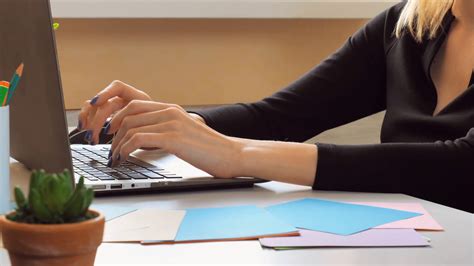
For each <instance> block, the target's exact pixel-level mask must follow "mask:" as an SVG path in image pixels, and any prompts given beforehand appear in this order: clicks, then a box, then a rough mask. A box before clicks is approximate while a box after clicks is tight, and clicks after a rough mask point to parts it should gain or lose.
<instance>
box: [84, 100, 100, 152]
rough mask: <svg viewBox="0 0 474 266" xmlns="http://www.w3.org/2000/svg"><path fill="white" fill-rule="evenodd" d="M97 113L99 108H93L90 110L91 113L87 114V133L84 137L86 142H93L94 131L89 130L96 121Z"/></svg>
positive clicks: (85, 127)
mask: <svg viewBox="0 0 474 266" xmlns="http://www.w3.org/2000/svg"><path fill="white" fill-rule="evenodd" d="M96 112H97V108H96V107H93V106H92V108H90V109H89V112H87V117H86V121H87V122H86V125H85V126H84V129H85V130H86V131H87V132H86V135H85V137H84V139H85V141H87V142H89V143H91V142H92V131H91V130H90V129H89V128H90V125H91V121H93V120H94V116H95V114H96Z"/></svg>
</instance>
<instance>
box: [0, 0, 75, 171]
mask: <svg viewBox="0 0 474 266" xmlns="http://www.w3.org/2000/svg"><path fill="white" fill-rule="evenodd" d="M52 23H53V21H52V18H51V9H50V3H49V0H21V1H18V0H1V1H0V80H10V78H11V76H12V75H13V73H14V71H15V69H16V67H17V66H18V65H19V64H20V63H21V62H23V63H24V65H25V67H24V71H23V76H22V78H21V82H20V84H19V86H18V87H17V89H16V91H15V94H14V97H13V98H12V100H11V103H10V143H11V157H13V158H15V159H17V160H18V161H20V162H22V163H23V164H25V166H27V167H28V168H30V169H45V170H46V171H49V172H53V171H54V172H58V171H62V170H64V169H65V168H67V169H69V170H72V164H71V153H70V148H69V140H68V132H67V123H66V118H65V114H64V103H63V95H62V90H61V80H60V75H59V67H58V62H57V54H56V46H55V40H54V32H53V29H52Z"/></svg>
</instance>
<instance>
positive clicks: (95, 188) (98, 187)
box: [92, 185, 107, 190]
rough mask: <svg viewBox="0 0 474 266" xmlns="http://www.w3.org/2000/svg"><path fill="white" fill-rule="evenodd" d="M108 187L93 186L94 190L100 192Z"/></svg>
mask: <svg viewBox="0 0 474 266" xmlns="http://www.w3.org/2000/svg"><path fill="white" fill-rule="evenodd" d="M106 188H107V187H106V186H105V185H92V189H94V190H100V189H106Z"/></svg>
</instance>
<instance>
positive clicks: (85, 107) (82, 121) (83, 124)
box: [77, 101, 94, 130]
mask: <svg viewBox="0 0 474 266" xmlns="http://www.w3.org/2000/svg"><path fill="white" fill-rule="evenodd" d="M92 108H94V107H92V106H91V105H90V104H89V101H85V102H84V103H83V104H82V108H81V111H80V112H79V117H78V120H79V121H78V124H77V129H79V130H84V129H85V128H87V122H88V121H87V117H88V116H89V112H90V110H91V109H92Z"/></svg>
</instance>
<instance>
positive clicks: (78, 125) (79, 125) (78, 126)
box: [77, 120, 82, 130]
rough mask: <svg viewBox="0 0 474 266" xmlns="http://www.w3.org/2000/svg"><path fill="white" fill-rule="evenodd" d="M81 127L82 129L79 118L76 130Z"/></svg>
mask: <svg viewBox="0 0 474 266" xmlns="http://www.w3.org/2000/svg"><path fill="white" fill-rule="evenodd" d="M81 129H82V122H81V120H79V121H78V122H77V130H81Z"/></svg>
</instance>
